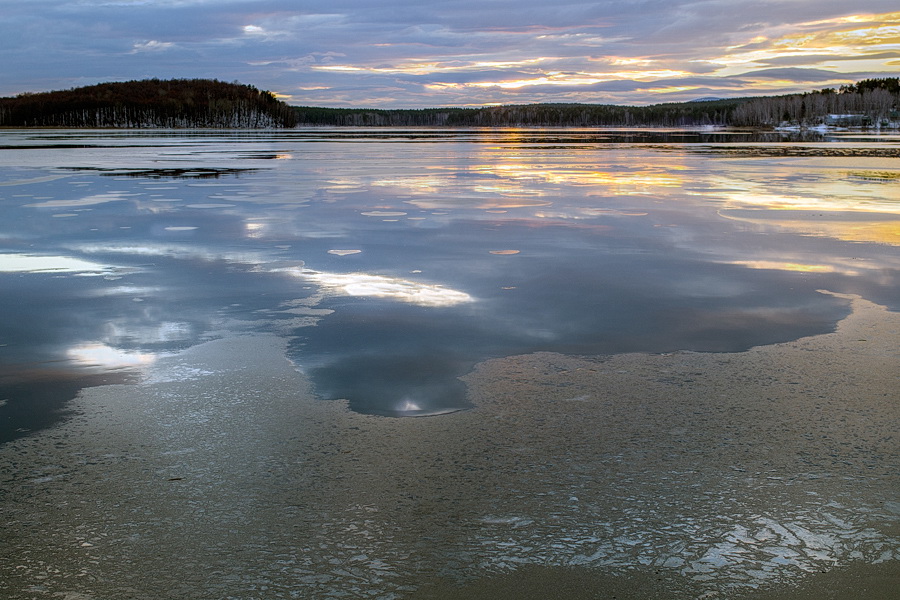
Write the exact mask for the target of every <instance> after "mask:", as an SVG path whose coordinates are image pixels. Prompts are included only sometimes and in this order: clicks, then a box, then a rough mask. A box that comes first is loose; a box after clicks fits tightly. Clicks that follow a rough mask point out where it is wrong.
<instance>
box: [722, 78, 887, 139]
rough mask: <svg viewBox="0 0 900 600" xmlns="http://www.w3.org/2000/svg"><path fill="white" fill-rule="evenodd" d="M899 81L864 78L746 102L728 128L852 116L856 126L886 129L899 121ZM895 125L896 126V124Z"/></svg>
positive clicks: (807, 122) (808, 123)
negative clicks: (844, 83) (845, 83)
mask: <svg viewBox="0 0 900 600" xmlns="http://www.w3.org/2000/svg"><path fill="white" fill-rule="evenodd" d="M898 109H900V79H898V78H897V77H889V78H885V79H864V80H862V81H859V82H857V83H855V84H850V85H845V86H841V87H840V88H839V89H837V90H836V89H834V88H825V89H822V90H818V91H814V92H808V93H805V94H790V95H787V96H770V97H761V98H752V99H748V100H747V101H746V102H744V103H742V104H741V105H740V106H738V107H737V108H736V109H735V111H734V113H733V114H732V117H731V123H730V124H731V125H736V126H741V127H773V126H778V125H798V126H807V127H809V126H816V125H822V124H827V123H828V118H829V115H842V116H844V118H845V120H848V119H849V117H851V116H852V117H855V124H858V125H869V126H886V125H889V124H891V123H895V124H896V122H897V121H898V120H900V114H898ZM895 126H896V125H895Z"/></svg>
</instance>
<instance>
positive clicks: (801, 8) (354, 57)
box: [0, 0, 900, 108]
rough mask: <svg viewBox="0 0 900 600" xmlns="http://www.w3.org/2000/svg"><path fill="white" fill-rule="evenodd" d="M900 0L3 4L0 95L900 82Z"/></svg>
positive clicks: (359, 98)
mask: <svg viewBox="0 0 900 600" xmlns="http://www.w3.org/2000/svg"><path fill="white" fill-rule="evenodd" d="M897 8H898V4H897V0H858V1H856V2H847V1H846V0H780V1H765V0H760V1H748V2H745V1H736V0H693V1H686V0H643V1H642V0H628V1H621V0H607V1H593V2H589V1H579V0H555V1H553V2H548V0H458V1H454V0H441V1H438V0H384V1H377V0H328V1H324V0H320V1H316V2H311V1H305V0H300V1H295V2H290V1H284V0H0V15H2V16H0V49H2V54H3V60H2V61H0V96H12V95H16V94H19V93H22V92H39V91H48V90H57V89H68V88H71V87H78V86H82V85H90V84H94V83H99V82H103V81H124V80H130V79H145V78H151V77H157V78H160V79H169V78H195V77H198V78H215V79H220V80H223V81H240V82H241V83H248V84H252V85H255V86H256V87H258V88H261V89H266V90H270V91H272V92H275V93H276V94H278V95H279V96H280V97H282V98H283V99H284V100H286V101H287V102H289V103H290V104H297V105H314V106H333V107H376V108H421V107H431V106H435V107H437V106H481V105H485V104H496V103H502V104H513V103H535V102H586V103H615V104H653V103H658V102H676V101H684V100H692V99H695V98H698V97H708V96H715V97H736V96H747V95H770V94H781V93H789V92H795V91H808V90H812V89H820V88H823V87H837V86H840V85H841V84H844V83H849V82H853V81H856V80H859V79H865V78H871V77H889V76H897V75H898V74H900V12H897Z"/></svg>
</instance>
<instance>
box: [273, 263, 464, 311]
mask: <svg viewBox="0 0 900 600" xmlns="http://www.w3.org/2000/svg"><path fill="white" fill-rule="evenodd" d="M287 271H288V272H289V273H291V274H292V275H295V276H297V277H301V278H303V279H305V280H307V281H312V282H313V283H316V284H318V285H319V286H321V287H322V289H323V291H324V292H326V293H331V294H333V295H337V296H352V297H357V298H360V297H370V298H386V299H390V300H397V301H399V302H404V303H407V304H415V305H417V306H430V307H445V306H456V305H458V304H464V303H467V302H473V301H474V298H472V296H470V295H469V294H467V293H465V292H460V291H458V290H453V289H449V288H445V287H443V286H441V285H436V284H429V283H420V282H417V281H410V280H408V279H399V278H396V277H386V276H384V275H370V274H367V273H326V272H322V271H312V270H309V269H287Z"/></svg>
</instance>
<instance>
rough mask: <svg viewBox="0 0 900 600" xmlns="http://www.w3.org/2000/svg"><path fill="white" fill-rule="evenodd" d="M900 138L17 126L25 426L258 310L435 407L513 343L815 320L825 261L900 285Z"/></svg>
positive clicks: (765, 331)
mask: <svg viewBox="0 0 900 600" xmlns="http://www.w3.org/2000/svg"><path fill="white" fill-rule="evenodd" d="M898 141H900V140H898V137H897V136H890V135H882V136H877V135H872V136H866V135H862V134H848V133H844V134H835V135H833V136H831V137H828V138H825V137H823V136H822V135H821V134H819V135H817V136H813V137H812V138H811V139H810V140H808V141H796V140H792V139H791V138H788V137H782V136H779V135H777V134H770V135H768V136H761V135H749V134H741V133H714V132H705V133H697V132H682V131H667V132H666V131H664V132H658V131H655V132H654V131H627V132H615V131H591V130H502V131H487V130H481V131H479V130H318V129H317V130H300V131H285V132H255V131H251V132H245V131H239V132H215V131H197V132H186V131H135V132H127V131H52V130H50V131H6V132H4V133H3V134H2V136H0V178H2V179H0V210H2V215H3V219H2V223H0V282H2V290H3V294H2V300H0V301H2V307H0V310H2V314H3V320H2V329H0V344H2V345H0V375H2V377H3V380H2V381H4V384H5V386H6V388H8V391H6V392H5V394H4V396H5V397H6V399H7V403H6V405H5V406H2V407H0V415H2V419H3V420H2V427H3V430H2V439H10V438H11V437H15V436H16V435H17V433H16V432H17V431H18V430H32V429H34V428H38V427H41V426H42V425H43V424H47V423H48V422H50V421H52V420H53V416H54V414H55V411H57V410H58V409H60V408H61V407H62V406H63V405H64V402H65V401H66V400H68V399H70V398H71V397H72V396H73V395H74V393H75V391H76V390H77V389H78V388H79V387H81V386H83V385H88V384H94V383H98V382H102V381H110V380H111V379H110V378H111V377H114V376H115V377H117V378H119V379H121V378H122V377H124V376H126V371H127V370H128V369H132V368H135V367H141V366H146V365H148V364H151V363H152V362H153V361H154V360H156V359H157V358H158V357H159V356H161V355H164V354H166V353H169V352H173V351H176V350H179V349H184V348H186V347H189V346H192V345H194V344H197V343H198V342H200V341H204V340H209V339H214V338H217V337H221V336H223V335H228V334H233V333H235V332H250V331H254V332H275V333H277V334H278V335H279V336H283V337H286V338H288V339H289V340H290V349H289V352H290V357H291V359H292V360H293V361H294V362H295V364H296V365H297V366H298V368H300V369H301V370H303V371H304V372H305V373H307V374H309V375H310V376H311V377H312V378H313V380H314V382H315V384H316V389H317V391H318V394H319V395H320V396H321V397H323V398H347V399H349V401H350V406H351V408H352V409H353V410H356V411H360V412H364V413H374V414H385V415H424V414H433V413H442V412H447V411H453V410H457V409H461V408H466V407H468V406H469V403H468V402H467V400H466V397H465V387H464V386H463V384H462V383H461V382H460V381H459V380H458V377H460V376H462V375H464V374H466V373H467V372H468V371H469V370H470V369H471V368H472V366H473V365H475V364H476V363H477V362H479V361H482V360H484V359H486V358H490V357H501V356H507V355H513V354H522V353H527V352H533V351H557V352H563V353H570V354H605V353H619V352H631V351H641V352H652V353H658V352H669V351H673V350H683V349H687V350H699V351H736V350H743V349H746V348H749V347H751V346H754V345H760V344H768V343H773V342H780V341H787V340H791V339H796V338H798V337H801V336H805V335H811V334H815V333H823V332H827V331H830V330H832V329H833V328H834V325H835V323H836V322H837V320H838V319H840V318H841V317H843V316H845V315H846V314H847V311H848V309H847V306H846V303H845V302H843V301H840V300H837V299H835V298H834V297H831V296H825V295H822V294H820V293H818V292H817V290H819V289H827V290H830V291H833V292H852V293H857V294H860V295H862V296H863V297H865V298H867V299H870V300H872V301H875V302H878V303H881V304H884V305H887V306H889V307H891V308H893V309H897V308H898V307H900V292H898V290H900V285H898V267H900V252H898V243H900V202H898V200H900V178H898V177H900V171H898V169H897V163H898V155H900V145H898ZM123 370H124V371H123ZM101 376H102V377H101ZM104 377H105V379H104ZM18 432H19V433H23V431H18Z"/></svg>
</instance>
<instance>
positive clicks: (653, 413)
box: [0, 129, 900, 600]
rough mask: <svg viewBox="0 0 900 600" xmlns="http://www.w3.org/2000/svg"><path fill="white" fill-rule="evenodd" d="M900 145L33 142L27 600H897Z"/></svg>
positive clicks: (552, 136) (5, 236) (451, 136)
mask: <svg viewBox="0 0 900 600" xmlns="http://www.w3.org/2000/svg"><path fill="white" fill-rule="evenodd" d="M898 142H900V136H896V135H869V134H861V133H847V132H844V133H835V134H830V135H827V136H826V135H823V134H816V135H815V136H812V137H808V138H805V137H803V136H800V135H797V134H791V136H790V137H780V136H778V135H773V134H766V135H762V134H752V135H751V134H747V133H740V132H730V133H728V132H681V131H664V132H663V131H628V132H611V131H588V130H584V131H580V130H579V131H567V130H546V131H542V130H508V131H475V130H465V131H457V130H370V131H359V130H325V129H316V130H297V131H288V132H268V131H265V132H263V131H260V132H211V131H138V132H117V131H51V130H46V131H24V130H21V131H6V132H3V133H2V134H0V215H2V217H3V218H2V220H0V286H2V287H0V290H2V294H0V302H2V305H0V311H2V312H0V314H2V319H0V428H2V429H0V436H2V437H0V440H2V441H4V442H6V443H4V444H2V445H0V502H2V505H3V510H4V514H5V515H6V517H7V518H5V519H4V520H3V522H2V523H0V539H3V540H4V544H3V545H2V548H0V594H2V595H3V596H4V597H9V598H33V597H51V596H54V597H56V596H59V597H72V598H74V597H79V598H82V597H111V598H112V597H128V598H136V599H143V598H147V599H150V598H153V599H154V600H156V599H158V598H173V599H174V598H184V597H191V598H267V599H268V598H297V597H300V598H306V597H310V598H331V597H334V598H342V597H377V598H396V599H400V598H449V597H466V598H497V597H504V596H503V594H506V597H511V598H512V597H515V598H518V597H528V596H527V593H532V594H534V593H535V592H534V590H553V591H552V592H548V593H547V595H554V594H555V595H560V594H562V595H565V596H567V597H573V598H578V597H588V596H589V595H590V596H591V597H594V596H596V595H597V594H600V595H603V594H605V595H606V596H617V597H624V598H628V597H634V598H645V597H664V598H700V597H707V598H712V597H728V598H741V597H756V596H754V594H755V593H756V592H761V591H765V590H766V589H767V588H771V589H774V590H775V592H776V593H775V595H774V596H773V597H797V596H796V594H795V592H796V590H795V589H794V588H793V586H795V585H806V584H809V585H811V586H812V587H811V588H807V589H812V593H811V594H810V595H809V597H821V596H822V595H823V594H825V592H823V591H822V590H827V591H828V593H831V592H832V591H833V590H834V589H835V588H834V586H833V585H831V584H830V583H829V581H831V582H832V583H836V584H837V585H838V587H837V588H836V589H838V591H837V592H834V593H837V594H838V595H840V594H841V593H842V592H841V591H840V590H843V591H844V592H846V594H845V595H852V593H853V592H849V591H848V590H850V589H853V590H854V592H855V590H856V587H855V586H856V581H857V580H856V579H854V578H855V577H859V573H860V571H859V570H858V569H859V568H861V567H860V565H863V566H865V567H866V568H871V569H872V571H870V573H872V574H874V577H873V578H872V579H870V580H867V582H866V585H868V584H869V583H871V585H869V587H868V588H867V593H870V592H871V595H872V596H873V597H890V593H891V592H892V588H891V585H892V584H891V581H895V580H896V573H897V565H898V564H900V563H898V558H900V554H898V551H897V548H900V545H898V543H897V523H898V519H900V506H898V504H897V502H896V489H897V485H896V484H897V478H896V473H897V464H898V462H897V461H898V456H897V445H896V443H894V442H895V440H896V436H897V432H898V431H900V429H898V428H900V420H898V412H897V404H896V400H897V378H896V377H897V376H896V374H897V372H898V359H900V356H898V354H897V347H898V345H897V343H896V341H897V340H898V339H900V329H898V328H900V322H898V319H897V313H896V312H886V310H885V308H884V307H887V310H888V311H896V310H897V309H898V308H900V286H898V272H900V251H898V248H900V210H898V207H900V202H898V200H900V165H898V162H897V160H898V156H900V145H898ZM851 294H852V295H854V296H851ZM854 298H855V299H854ZM873 302H874V303H877V304H878V305H881V306H876V305H875V304H872V303H873ZM836 327H837V328H838V329H837V332H836V333H835V334H834V335H819V334H827V333H829V332H832V331H834V330H835V328H836ZM245 334H248V335H245ZM803 336H815V337H807V338H804V339H800V338H802V337H803ZM776 342H788V343H786V344H783V345H772V344H775V343H776ZM754 346H758V348H756V349H755V350H753V351H750V352H741V353H738V352H739V351H743V350H746V349H747V348H751V347H754ZM676 350H695V351H701V352H674V351H676ZM630 352H637V353H639V354H623V353H630ZM647 353H649V354H647ZM285 355H287V356H288V357H289V358H290V361H291V362H290V363H289V362H287V361H285V360H284V357H285ZM489 359H492V360H489ZM110 384H123V385H110ZM79 390H82V391H83V393H82V394H81V396H80V397H78V398H77V399H75V400H73V398H75V396H76V394H78V392H79ZM336 399H346V401H347V405H345V404H344V403H343V402H340V401H335V400H336ZM347 406H349V409H350V410H347ZM471 407H474V410H466V409H469V408H471ZM438 414H439V415H440V416H432V417H431V418H394V417H415V416H425V415H438ZM843 569H849V572H848V571H844V570H843ZM854 569H857V570H854ZM826 571H829V572H831V573H830V574H829V576H832V579H830V580H829V579H824V580H821V581H820V580H819V579H817V578H818V577H820V573H822V572H826ZM510 572H514V575H512V577H511V578H507V579H503V577H504V576H506V575H508V574H509V573H510ZM493 575H497V576H499V577H500V578H499V579H497V580H496V581H494V580H492V579H491V576H493ZM891 577H893V578H894V579H893V580H891V579H890V578H891ZM876 578H881V581H882V583H880V584H879V583H878V580H877V579H876ZM810 582H811V583H810ZM469 584H471V586H472V587H467V588H464V589H461V590H457V591H458V592H459V593H458V594H456V595H453V593H452V590H453V589H454V587H455V586H465V585H469ZM817 586H818V587H817ZM841 586H843V587H841ZM894 587H895V586H894ZM576 588H577V589H576ZM498 589H500V590H502V591H501V592H500V593H497V592H496V590H498ZM516 589H524V590H529V591H528V592H527V593H525V592H523V593H517V592H516V591H515V590H516ZM562 589H566V590H572V591H571V593H569V592H566V593H562V592H559V590H562ZM816 590H818V592H817V591H816ZM556 592H559V593H556ZM878 592H880V593H881V596H878V595H877V593H878ZM779 593H780V594H781V596H778V594H779ZM579 594H580V595H579Z"/></svg>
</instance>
